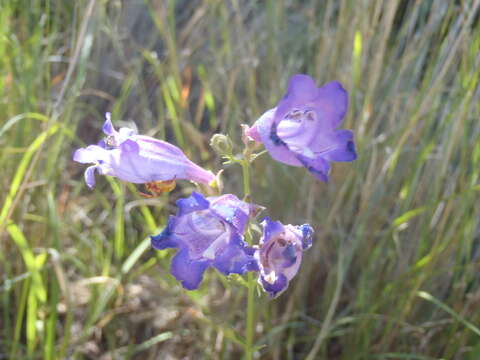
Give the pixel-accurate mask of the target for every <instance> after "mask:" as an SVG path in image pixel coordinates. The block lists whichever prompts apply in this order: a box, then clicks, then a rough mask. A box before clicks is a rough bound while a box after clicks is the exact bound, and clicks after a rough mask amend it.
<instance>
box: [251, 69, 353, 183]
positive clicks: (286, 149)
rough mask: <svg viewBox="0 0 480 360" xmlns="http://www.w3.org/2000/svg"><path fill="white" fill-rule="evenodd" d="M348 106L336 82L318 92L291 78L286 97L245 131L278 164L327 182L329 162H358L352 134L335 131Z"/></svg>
mask: <svg viewBox="0 0 480 360" xmlns="http://www.w3.org/2000/svg"><path fill="white" fill-rule="evenodd" d="M347 106H348V94H347V92H346V91H345V89H344V88H343V87H342V85H341V84H340V83H338V82H336V81H333V82H329V83H327V84H325V85H324V86H322V87H320V88H317V86H316V85H315V82H314V80H313V79H312V78H311V77H310V76H308V75H303V74H298V75H294V76H292V77H291V78H290V83H289V85H288V91H287V94H286V95H285V96H284V97H283V99H282V100H280V102H279V103H278V105H277V107H275V108H273V109H270V110H268V111H267V112H265V113H264V114H263V115H262V116H261V117H260V118H259V119H258V120H257V121H256V122H255V124H254V125H253V126H252V127H251V128H250V129H248V130H247V131H246V135H247V136H249V137H250V138H252V139H254V140H256V141H258V142H262V143H263V144H264V145H265V148H266V149H267V150H268V152H269V153H270V155H271V156H272V157H273V158H274V159H275V160H277V161H280V162H283V163H285V164H288V165H293V166H304V167H306V168H307V170H308V171H310V172H311V173H312V174H313V175H314V176H315V177H316V178H317V179H320V180H322V181H325V182H326V181H328V175H329V172H330V162H331V161H353V160H355V159H356V158H357V153H356V150H355V144H354V141H353V133H352V132H351V131H350V130H336V128H337V127H338V126H340V124H341V123H342V120H343V118H344V116H345V113H346V111H347Z"/></svg>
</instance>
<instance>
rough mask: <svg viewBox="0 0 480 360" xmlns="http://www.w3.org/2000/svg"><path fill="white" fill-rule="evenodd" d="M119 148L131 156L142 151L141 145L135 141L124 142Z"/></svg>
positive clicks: (127, 140)
mask: <svg viewBox="0 0 480 360" xmlns="http://www.w3.org/2000/svg"><path fill="white" fill-rule="evenodd" d="M119 148H120V150H121V151H122V152H126V153H130V154H138V152H139V151H140V145H139V144H138V143H137V142H136V141H135V140H133V139H126V140H124V141H122V143H121V144H120V145H119ZM138 165H141V164H138Z"/></svg>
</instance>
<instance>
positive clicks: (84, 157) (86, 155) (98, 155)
mask: <svg viewBox="0 0 480 360" xmlns="http://www.w3.org/2000/svg"><path fill="white" fill-rule="evenodd" d="M107 158H108V151H107V150H105V149H104V148H102V147H100V146H97V145H89V146H87V147H86V148H80V149H77V150H76V151H75V153H74V154H73V161H76V162H79V163H82V164H92V163H96V162H98V161H100V160H102V161H105V160H106V159H107Z"/></svg>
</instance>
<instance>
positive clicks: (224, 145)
mask: <svg viewBox="0 0 480 360" xmlns="http://www.w3.org/2000/svg"><path fill="white" fill-rule="evenodd" d="M210 146H211V147H212V148H213V150H215V152H216V153H217V154H218V155H222V156H223V155H226V156H231V155H232V150H233V143H232V140H230V138H229V137H228V135H223V134H215V135H213V136H212V138H211V139H210Z"/></svg>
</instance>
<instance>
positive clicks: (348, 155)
mask: <svg viewBox="0 0 480 360" xmlns="http://www.w3.org/2000/svg"><path fill="white" fill-rule="evenodd" d="M334 135H335V140H334V141H335V145H334V146H333V149H332V150H329V151H327V152H326V153H325V154H324V155H323V156H324V158H325V159H327V160H329V161H353V160H355V159H356V158H357V151H356V149H355V143H354V141H353V132H352V131H350V130H336V131H335V133H334Z"/></svg>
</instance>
